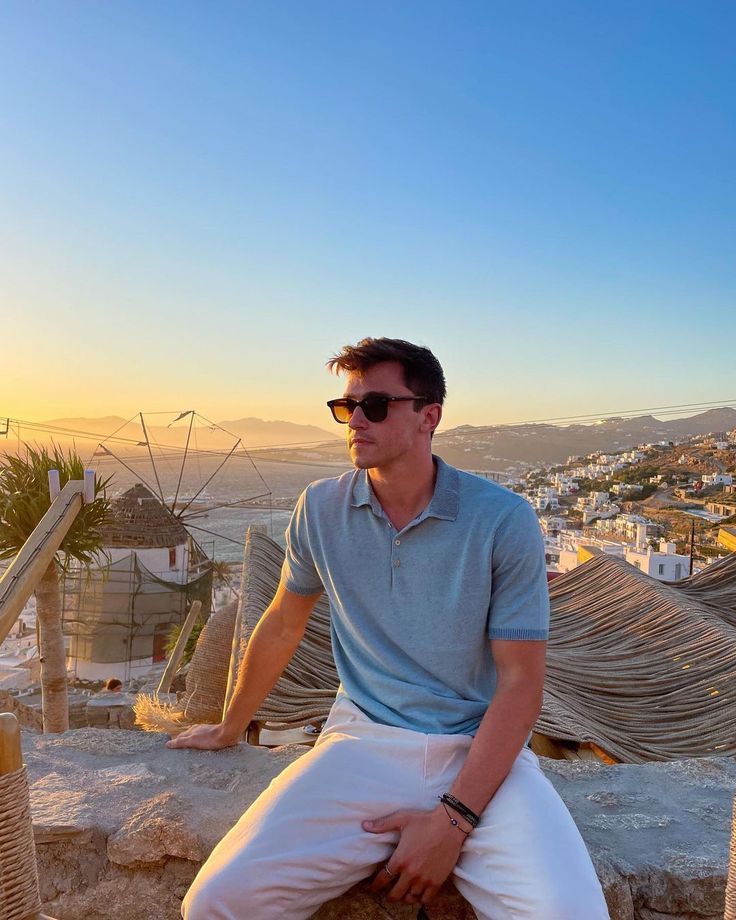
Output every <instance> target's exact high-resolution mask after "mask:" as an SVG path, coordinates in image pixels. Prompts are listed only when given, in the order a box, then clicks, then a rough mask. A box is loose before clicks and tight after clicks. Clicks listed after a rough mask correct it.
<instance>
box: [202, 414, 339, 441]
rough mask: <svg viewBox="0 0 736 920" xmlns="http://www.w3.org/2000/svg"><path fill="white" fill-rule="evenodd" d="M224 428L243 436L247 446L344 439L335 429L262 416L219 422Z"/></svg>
mask: <svg viewBox="0 0 736 920" xmlns="http://www.w3.org/2000/svg"><path fill="white" fill-rule="evenodd" d="M218 424H219V425H222V427H223V428H226V429H227V430H228V431H232V432H233V434H236V435H237V436H238V437H240V438H242V439H243V441H244V443H245V445H246V447H263V446H272V445H280V444H312V443H315V442H317V443H324V442H325V441H335V440H340V441H341V440H342V438H341V437H340V435H338V434H335V432H334V431H326V430H325V429H324V428H317V427H316V426H315V425H297V424H295V423H294V422H282V421H273V422H267V421H264V420H263V419H262V418H240V419H237V420H236V421H230V422H218Z"/></svg>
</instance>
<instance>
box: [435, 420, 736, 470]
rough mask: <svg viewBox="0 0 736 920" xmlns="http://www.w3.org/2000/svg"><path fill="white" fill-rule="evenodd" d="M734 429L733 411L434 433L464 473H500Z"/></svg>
mask: <svg viewBox="0 0 736 920" xmlns="http://www.w3.org/2000/svg"><path fill="white" fill-rule="evenodd" d="M732 428H736V409H730V408H723V409H709V410H708V411H707V412H701V413H699V414H697V415H692V416H690V417H689V418H678V419H665V420H662V419H658V418H655V417H654V416H652V415H641V416H637V417H635V418H610V419H606V420H605V421H602V422H598V423H595V424H591V425H567V426H561V425H546V424H537V425H509V426H487V427H485V426H484V427H475V426H472V425H462V426H460V427H459V428H452V429H450V430H449V431H443V432H438V434H437V436H436V438H435V441H436V448H437V452H438V453H439V454H441V456H443V457H444V458H445V459H446V460H448V461H449V462H450V463H455V464H458V465H461V466H463V467H465V468H466V469H496V468H498V469H504V468H505V466H506V465H508V464H510V463H513V462H519V461H525V462H527V463H548V464H550V463H561V462H563V461H565V460H566V459H567V458H568V456H571V455H575V456H577V455H584V454H589V453H592V452H593V451H597V450H600V451H604V452H606V453H613V452H615V451H618V450H626V449H629V448H632V447H636V446H637V445H638V444H642V443H652V442H654V443H656V442H657V441H674V440H679V439H681V438H687V437H695V436H696V435H703V434H708V433H709V432H715V431H729V430H731V429H732Z"/></svg>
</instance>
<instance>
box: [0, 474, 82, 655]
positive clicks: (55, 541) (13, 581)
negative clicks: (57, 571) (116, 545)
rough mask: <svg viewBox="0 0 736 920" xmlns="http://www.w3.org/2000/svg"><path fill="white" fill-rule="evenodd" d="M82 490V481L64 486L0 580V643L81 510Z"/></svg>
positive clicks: (73, 480) (75, 481) (73, 481)
mask: <svg viewBox="0 0 736 920" xmlns="http://www.w3.org/2000/svg"><path fill="white" fill-rule="evenodd" d="M83 490H84V482H83V481H82V480H75V479H70V480H69V482H67V484H66V485H65V486H64V488H63V489H62V490H61V492H60V493H59V495H58V496H57V497H56V498H55V499H54V501H53V502H52V503H51V507H50V508H49V510H48V511H47V512H46V514H44V516H43V517H42V518H41V520H40V521H39V523H38V525H37V526H36V529H35V530H34V531H33V533H32V534H31V535H30V537H29V538H28V539H27V540H26V542H25V543H24V544H23V546H22V547H21V550H20V552H19V553H18V555H17V556H16V557H15V559H14V560H13V561H12V562H11V564H10V567H9V568H8V569H7V571H6V572H5V574H4V575H3V577H2V578H1V579H0V642H2V641H3V640H4V639H5V637H6V636H7V634H8V633H9V632H10V630H11V628H12V626H13V623H15V621H16V620H17V619H18V615H19V614H20V612H21V610H22V609H23V608H24V607H25V605H26V602H27V601H28V598H29V597H30V596H31V595H32V594H33V592H34V591H35V590H36V586H37V585H38V583H39V581H40V580H41V578H42V576H43V573H44V572H45V571H46V569H47V568H48V566H49V563H50V562H51V560H52V559H53V558H54V555H55V554H56V553H57V552H58V550H59V547H60V546H61V544H62V543H63V541H64V537H65V536H66V535H67V533H68V532H69V529H70V528H71V526H72V524H73V523H74V519H75V518H76V516H77V515H78V514H79V512H80V511H81V510H82V492H83Z"/></svg>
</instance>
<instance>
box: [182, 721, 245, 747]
mask: <svg viewBox="0 0 736 920" xmlns="http://www.w3.org/2000/svg"><path fill="white" fill-rule="evenodd" d="M238 741H240V735H237V734H236V735H233V733H232V732H231V731H226V730H225V726H224V725H223V723H222V722H218V723H217V724H216V725H192V726H191V727H190V728H187V729H185V730H184V731H183V732H182V733H181V734H180V735H175V736H174V737H173V738H172V739H171V740H170V741H167V742H166V747H170V748H195V749H196V750H199V751H219V750H220V749H221V748H226V747H230V746H231V745H233V744H237V743H238Z"/></svg>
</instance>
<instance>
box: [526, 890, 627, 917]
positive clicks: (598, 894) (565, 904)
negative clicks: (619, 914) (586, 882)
mask: <svg viewBox="0 0 736 920" xmlns="http://www.w3.org/2000/svg"><path fill="white" fill-rule="evenodd" d="M538 895H539V899H538V902H537V905H538V906H537V909H536V911H537V912H532V913H530V916H533V917H537V916H539V917H544V918H545V920H610V918H609V914H608V908H607V907H606V902H605V898H604V897H603V892H602V891H601V889H600V886H598V887H597V888H595V887H591V886H583V887H582V888H581V887H576V886H575V885H574V884H571V885H570V886H560V885H550V886H548V887H547V888H546V890H545V889H544V887H543V888H542V890H540V891H538Z"/></svg>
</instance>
